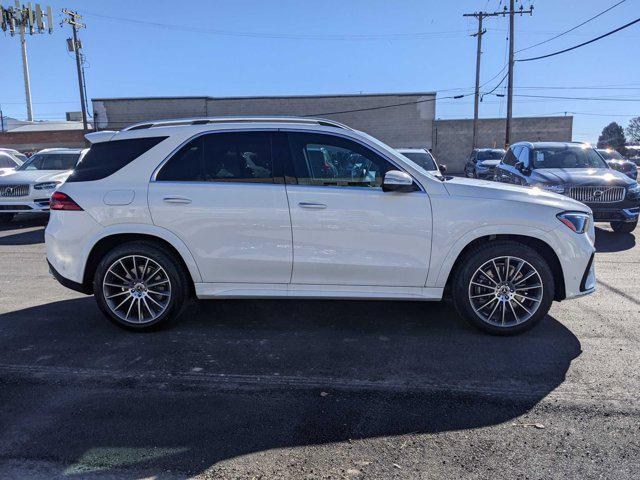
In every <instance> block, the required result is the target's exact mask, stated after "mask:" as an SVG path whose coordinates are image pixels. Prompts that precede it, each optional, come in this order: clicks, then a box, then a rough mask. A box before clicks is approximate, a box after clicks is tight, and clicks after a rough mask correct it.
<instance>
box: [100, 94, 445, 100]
mask: <svg viewBox="0 0 640 480" xmlns="http://www.w3.org/2000/svg"><path fill="white" fill-rule="evenodd" d="M436 95H437V92H397V93H336V94H322V95H247V96H230V97H212V96H206V95H203V96H185V97H181V96H176V97H173V96H155V97H113V98H104V97H103V98H92V99H91V101H92V102H104V101H123V100H240V99H243V100H249V99H277V98H359V97H416V96H420V97H428V96H436Z"/></svg>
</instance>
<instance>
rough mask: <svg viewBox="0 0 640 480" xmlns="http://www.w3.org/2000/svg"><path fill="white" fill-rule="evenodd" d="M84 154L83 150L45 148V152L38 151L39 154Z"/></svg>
mask: <svg viewBox="0 0 640 480" xmlns="http://www.w3.org/2000/svg"><path fill="white" fill-rule="evenodd" d="M80 152H82V149H81V148H45V149H43V150H38V151H37V152H36V154H38V153H80Z"/></svg>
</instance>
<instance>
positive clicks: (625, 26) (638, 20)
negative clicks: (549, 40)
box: [516, 18, 640, 62]
mask: <svg viewBox="0 0 640 480" xmlns="http://www.w3.org/2000/svg"><path fill="white" fill-rule="evenodd" d="M638 22H640V18H636V19H635V20H633V21H632V22H629V23H627V24H626V25H623V26H621V27H618V28H616V29H615V30H611V31H610V32H607V33H605V34H604V35H600V36H599V37H596V38H593V39H591V40H589V41H587V42H583V43H581V44H579V45H575V46H573V47H570V48H565V49H564V50H560V51H559V52H554V53H549V54H547V55H541V56H539V57H532V58H523V59H519V60H516V62H530V61H532V60H541V59H543V58H549V57H553V56H555V55H560V54H561V53H566V52H570V51H571V50H575V49H576V48H580V47H584V46H585V45H589V44H590V43H593V42H597V41H598V40H601V39H603V38H605V37H608V36H609V35H613V34H614V33H616V32H619V31H620V30H624V29H625V28H628V27H630V26H631V25H634V24H636V23H638Z"/></svg>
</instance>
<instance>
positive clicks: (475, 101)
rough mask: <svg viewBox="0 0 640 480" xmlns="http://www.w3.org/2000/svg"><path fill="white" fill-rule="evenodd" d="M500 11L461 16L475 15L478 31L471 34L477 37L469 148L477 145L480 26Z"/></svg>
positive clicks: (500, 13) (483, 30)
mask: <svg viewBox="0 0 640 480" xmlns="http://www.w3.org/2000/svg"><path fill="white" fill-rule="evenodd" d="M502 14H503V13H502V12H493V13H488V12H474V13H465V14H464V15H462V16H463V17H475V18H477V19H478V32H477V33H474V34H472V35H471V36H472V37H478V49H477V51H476V89H475V95H474V99H473V141H472V145H471V149H474V148H476V147H477V146H478V145H477V144H478V110H479V101H480V59H481V57H482V35H484V34H485V33H486V30H485V29H483V28H482V21H483V19H484V18H485V17H496V16H498V15H502Z"/></svg>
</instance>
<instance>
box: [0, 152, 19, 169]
mask: <svg viewBox="0 0 640 480" xmlns="http://www.w3.org/2000/svg"><path fill="white" fill-rule="evenodd" d="M17 166H18V165H17V164H16V162H14V161H13V159H12V158H11V157H10V156H9V155H7V154H5V153H0V168H16V167H17Z"/></svg>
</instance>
